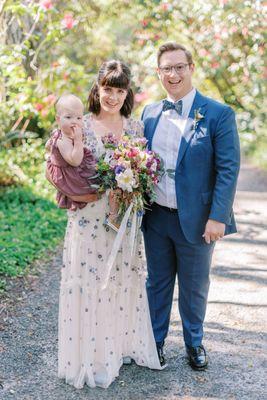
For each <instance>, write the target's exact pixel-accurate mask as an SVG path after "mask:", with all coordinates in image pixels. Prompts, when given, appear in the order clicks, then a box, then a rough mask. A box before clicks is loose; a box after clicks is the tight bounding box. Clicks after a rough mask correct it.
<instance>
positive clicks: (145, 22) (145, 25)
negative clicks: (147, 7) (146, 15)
mask: <svg viewBox="0 0 267 400" xmlns="http://www.w3.org/2000/svg"><path fill="white" fill-rule="evenodd" d="M141 23H142V25H143V27H144V28H146V27H147V25H148V20H147V19H143V21H141Z"/></svg>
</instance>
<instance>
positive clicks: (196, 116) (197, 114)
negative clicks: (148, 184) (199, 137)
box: [191, 108, 204, 131]
mask: <svg viewBox="0 0 267 400" xmlns="http://www.w3.org/2000/svg"><path fill="white" fill-rule="evenodd" d="M203 118H204V115H203V114H201V112H200V108H198V109H197V110H194V120H193V125H192V128H191V130H194V131H195V130H196V129H197V126H198V124H199V122H200V121H201V120H202V119H203Z"/></svg>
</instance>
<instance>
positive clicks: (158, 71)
mask: <svg viewBox="0 0 267 400" xmlns="http://www.w3.org/2000/svg"><path fill="white" fill-rule="evenodd" d="M156 73H157V75H158V78H159V79H160V70H159V67H157V68H156Z"/></svg>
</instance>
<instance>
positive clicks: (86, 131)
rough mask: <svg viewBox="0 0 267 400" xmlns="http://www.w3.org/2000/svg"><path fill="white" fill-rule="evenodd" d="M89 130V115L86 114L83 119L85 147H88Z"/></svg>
mask: <svg viewBox="0 0 267 400" xmlns="http://www.w3.org/2000/svg"><path fill="white" fill-rule="evenodd" d="M91 130H92V129H91V122H90V114H86V115H84V117H83V144H84V146H85V147H88V145H89V136H90V132H91Z"/></svg>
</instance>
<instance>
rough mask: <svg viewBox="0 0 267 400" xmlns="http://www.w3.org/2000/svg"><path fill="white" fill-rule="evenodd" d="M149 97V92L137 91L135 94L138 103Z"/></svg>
mask: <svg viewBox="0 0 267 400" xmlns="http://www.w3.org/2000/svg"><path fill="white" fill-rule="evenodd" d="M147 98H148V93H147V92H141V93H136V95H135V96H134V100H135V101H136V103H142V101H145V100H146V99H147Z"/></svg>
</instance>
